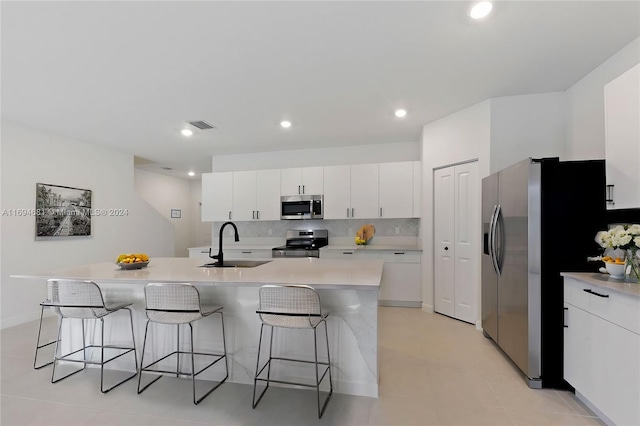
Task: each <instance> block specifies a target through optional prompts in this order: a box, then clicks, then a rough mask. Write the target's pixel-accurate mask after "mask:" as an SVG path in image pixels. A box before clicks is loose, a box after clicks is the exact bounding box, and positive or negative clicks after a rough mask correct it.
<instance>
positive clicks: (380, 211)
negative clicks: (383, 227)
mask: <svg viewBox="0 0 640 426" xmlns="http://www.w3.org/2000/svg"><path fill="white" fill-rule="evenodd" d="M380 217H382V207H380Z"/></svg>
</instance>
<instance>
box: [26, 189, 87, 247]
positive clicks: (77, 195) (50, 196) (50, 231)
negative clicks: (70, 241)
mask: <svg viewBox="0 0 640 426" xmlns="http://www.w3.org/2000/svg"><path fill="white" fill-rule="evenodd" d="M78 236H79V237H89V236H91V190H89V189H80V188H72V187H69V186H59V185H50V184H44V183H36V239H46V238H58V237H78Z"/></svg>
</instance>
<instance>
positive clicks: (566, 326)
mask: <svg viewBox="0 0 640 426" xmlns="http://www.w3.org/2000/svg"><path fill="white" fill-rule="evenodd" d="M562 309H563V311H562V326H563V327H564V328H569V326H568V325H567V323H566V321H565V319H566V318H567V317H566V315H565V314H566V313H567V312H569V308H562Z"/></svg>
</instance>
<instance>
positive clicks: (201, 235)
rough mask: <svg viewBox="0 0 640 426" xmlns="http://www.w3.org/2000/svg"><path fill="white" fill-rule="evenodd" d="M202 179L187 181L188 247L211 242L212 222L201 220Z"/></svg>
mask: <svg viewBox="0 0 640 426" xmlns="http://www.w3.org/2000/svg"><path fill="white" fill-rule="evenodd" d="M201 202H202V179H198V180H192V181H190V182H189V203H190V205H191V227H190V231H189V247H200V246H206V245H209V244H211V228H212V225H213V223H212V222H202V221H201V216H200V212H201V210H202V209H201V207H202V205H201Z"/></svg>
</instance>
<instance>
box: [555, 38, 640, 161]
mask: <svg viewBox="0 0 640 426" xmlns="http://www.w3.org/2000/svg"><path fill="white" fill-rule="evenodd" d="M638 63H640V38H637V39H635V40H634V41H632V42H631V43H629V44H628V45H627V46H625V47H624V48H622V49H621V50H620V51H619V52H618V53H616V54H615V55H613V56H612V57H611V58H609V59H607V60H606V61H605V62H603V63H602V64H601V65H600V66H598V67H597V68H596V69H594V70H593V71H592V72H590V73H589V74H587V75H586V76H585V77H584V78H582V79H581V80H580V81H578V82H577V83H576V84H574V85H573V86H572V87H571V88H569V89H568V90H567V113H568V122H567V136H566V154H567V155H566V159H567V160H596V159H602V158H605V139H604V138H605V133H604V85H605V84H607V83H609V82H610V81H611V80H613V79H615V78H616V77H618V76H619V75H621V74H622V73H624V72H625V71H627V70H629V69H631V68H632V67H633V66H635V65H636V64H638Z"/></svg>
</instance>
